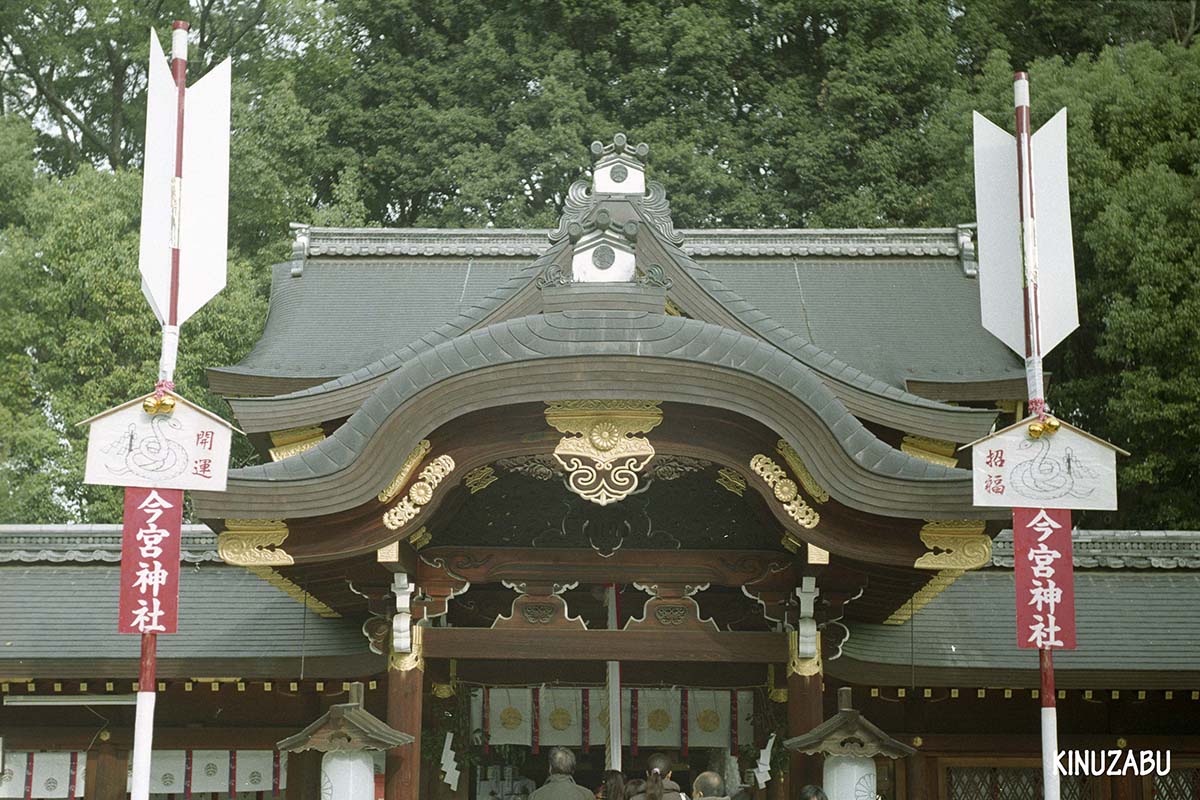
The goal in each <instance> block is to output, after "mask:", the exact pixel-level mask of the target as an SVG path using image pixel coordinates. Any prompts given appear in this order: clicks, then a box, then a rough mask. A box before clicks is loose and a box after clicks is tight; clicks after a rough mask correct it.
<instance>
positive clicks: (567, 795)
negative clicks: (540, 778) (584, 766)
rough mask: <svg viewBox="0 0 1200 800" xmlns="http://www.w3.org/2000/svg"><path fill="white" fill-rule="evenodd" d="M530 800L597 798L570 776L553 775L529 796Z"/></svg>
mask: <svg viewBox="0 0 1200 800" xmlns="http://www.w3.org/2000/svg"><path fill="white" fill-rule="evenodd" d="M529 800H596V796H595V795H594V794H592V793H591V792H590V791H589V790H587V789H585V788H584V787H582V786H580V785H579V784H578V783H576V782H575V779H574V778H572V777H571V776H570V775H551V776H550V777H549V778H547V779H546V782H545V783H544V784H542V786H541V788H539V789H535V790H534V792H533V794H531V795H529Z"/></svg>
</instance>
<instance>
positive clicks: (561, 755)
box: [550, 747, 575, 775]
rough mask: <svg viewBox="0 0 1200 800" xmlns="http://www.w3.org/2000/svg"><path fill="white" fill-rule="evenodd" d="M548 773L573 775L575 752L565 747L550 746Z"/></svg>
mask: <svg viewBox="0 0 1200 800" xmlns="http://www.w3.org/2000/svg"><path fill="white" fill-rule="evenodd" d="M550 774H551V775H574V774H575V754H574V753H572V752H571V751H570V750H568V749H567V748H565V747H552V748H550Z"/></svg>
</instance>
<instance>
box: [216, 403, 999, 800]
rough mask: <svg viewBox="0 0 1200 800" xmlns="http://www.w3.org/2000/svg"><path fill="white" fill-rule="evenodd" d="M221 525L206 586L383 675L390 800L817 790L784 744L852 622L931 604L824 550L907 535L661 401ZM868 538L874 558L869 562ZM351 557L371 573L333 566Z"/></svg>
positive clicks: (419, 450) (461, 442) (564, 409)
mask: <svg viewBox="0 0 1200 800" xmlns="http://www.w3.org/2000/svg"><path fill="white" fill-rule="evenodd" d="M501 418H503V419H504V420H505V422H504V423H503V424H501V423H500V419H501ZM564 429H566V430H565V432H564ZM580 431H583V432H587V433H588V437H589V438H588V439H586V440H585V439H584V433H581V432H580ZM597 431H599V432H601V433H603V434H604V435H606V436H610V437H611V438H613V439H615V440H616V441H617V443H618V446H620V447H622V448H625V450H626V452H625V454H624V456H623V458H625V459H626V461H625V462H624V463H626V464H629V463H632V464H634V465H635V466H636V467H637V469H632V468H630V476H628V477H627V482H626V483H623V484H618V483H615V482H614V479H613V478H612V476H611V475H610V476H608V477H605V476H600V477H597V476H596V475H594V474H592V473H591V472H590V471H589V469H588V467H589V466H590V467H591V469H595V463H596V460H597V452H599V453H600V454H601V455H602V454H603V453H604V452H605V451H598V450H597V449H595V448H593V449H592V451H591V452H589V449H588V448H589V445H590V444H591V443H592V442H593V441H594V440H595V439H599V440H600V441H601V442H602V443H605V442H606V439H605V438H604V437H603V436H600V435H599V434H597V433H596V432H597ZM434 441H439V442H444V443H446V446H445V447H444V448H443V447H435V446H434V445H433V442H434ZM468 441H469V442H470V446H469V447H468V446H467V445H466V444H465V442H468ZM530 450H533V451H534V452H530ZM547 451H548V452H547ZM450 453H453V455H450ZM587 459H592V462H591V463H590V464H589V462H588V461H587ZM630 459H632V462H630V461H629V460H630ZM615 472H616V469H615V468H613V473H614V474H615ZM589 495H591V496H589ZM597 497H604V499H605V500H606V502H604V503H603V504H601V503H599V502H596V498H597ZM418 517H419V519H418ZM226 525H227V530H226V532H225V533H223V534H221V538H220V542H221V548H222V554H223V557H224V558H225V559H226V560H229V561H236V560H238V559H240V560H241V561H242V562H244V563H248V564H253V563H254V561H255V560H256V559H257V560H258V561H259V563H258V564H257V566H256V568H257V569H260V570H269V571H274V572H275V573H276V574H278V575H279V576H281V577H282V578H284V579H286V580H288V581H291V582H293V583H295V584H296V585H297V586H302V587H304V591H305V592H308V593H311V595H312V596H314V597H316V598H319V600H320V602H321V603H323V604H325V605H326V606H328V607H329V608H331V609H333V610H335V611H337V612H338V613H342V614H344V615H346V616H350V615H359V616H362V615H363V612H364V610H365V611H366V617H365V620H364V624H363V633H364V635H365V636H366V638H367V641H368V642H369V646H370V647H371V649H372V650H373V651H375V652H377V653H379V654H381V655H386V656H387V659H388V662H387V663H388V671H387V679H386V686H387V704H386V706H387V707H386V714H385V715H381V716H383V717H384V718H385V719H386V722H387V724H388V725H389V726H391V727H392V728H393V729H395V730H397V731H402V732H404V733H406V734H409V735H411V736H413V737H414V742H413V743H412V744H409V745H405V746H403V747H399V748H396V749H395V750H393V751H391V752H390V753H389V755H388V757H387V770H386V786H387V790H386V791H387V797H388V800H392V798H405V800H409V799H410V798H418V797H420V798H426V797H464V798H465V797H482V798H486V797H492V796H495V797H514V796H518V797H519V796H521V791H522V789H528V788H529V787H530V785H531V783H530V782H532V783H533V784H539V783H540V782H541V781H544V779H545V773H546V758H545V756H546V753H547V751H548V750H549V748H550V747H552V746H555V745H562V746H567V747H570V748H571V749H572V750H573V751H574V752H575V753H576V755H577V758H578V765H579V766H578V775H577V778H578V780H579V781H580V782H588V783H587V785H591V783H595V785H596V786H599V783H600V779H601V777H602V774H603V771H604V770H605V769H607V768H619V769H621V770H622V771H624V772H625V773H626V774H627V775H636V774H638V773H639V772H640V771H644V768H645V759H646V757H647V756H648V755H650V754H652V753H654V752H658V751H662V752H665V753H667V754H668V755H669V756H670V757H671V758H672V759H673V760H674V763H675V764H676V765H677V768H678V773H679V775H678V777H679V778H686V777H687V776H689V775H692V774H693V773H695V774H698V772H700V771H702V770H706V769H715V770H718V771H720V772H722V773H723V774H725V775H726V780H727V782H730V783H731V784H732V785H749V786H754V785H757V783H758V780H759V777H760V776H759V775H756V774H755V770H756V769H758V771H759V773H760V775H761V778H762V780H763V782H764V783H766V785H767V786H771V785H772V784H773V785H774V786H775V787H780V788H775V789H772V790H771V791H772V792H776V793H782V792H784V789H783V788H782V787H783V784H784V783H785V782H787V783H791V784H795V785H797V786H799V785H802V784H804V783H810V782H813V783H816V782H819V781H820V775H821V772H820V770H821V762H820V759H819V757H813V756H803V755H794V754H793V755H788V754H786V753H785V752H784V751H783V748H782V742H783V740H784V739H786V738H788V737H791V736H795V735H798V734H801V733H804V732H806V731H808V730H810V729H811V728H813V727H815V726H816V725H817V724H819V723H820V722H821V721H822V720H824V719H825V718H826V717H827V715H828V712H829V710H830V709H829V706H830V705H831V704H830V703H829V702H826V699H825V698H826V696H827V694H828V693H827V692H825V691H824V690H823V664H824V661H825V659H828V658H836V657H837V656H838V652H839V647H840V643H841V642H842V641H843V640H844V638H845V627H844V625H842V624H841V620H843V619H844V618H845V617H846V616H847V614H848V613H854V612H855V611H857V609H855V608H854V605H855V604H856V603H858V601H859V600H860V599H861V597H862V595H863V593H864V591H865V589H866V587H867V584H868V583H874V584H876V585H877V586H878V588H877V590H876V593H875V595H874V597H873V598H872V600H871V602H870V603H863V604H860V608H861V609H863V611H862V612H860V613H861V614H863V615H864V616H866V615H870V616H866V618H868V619H869V618H872V617H873V618H875V619H878V618H879V616H880V615H881V614H883V613H884V612H885V611H886V612H887V613H890V612H891V611H892V610H893V609H894V608H895V607H897V606H899V605H901V604H902V603H903V598H904V597H905V596H906V595H907V594H909V593H912V592H914V591H916V590H917V589H918V588H919V587H920V585H921V584H922V582H923V581H924V580H926V576H925V574H924V573H923V572H922V571H921V570H918V569H914V568H913V567H912V566H908V567H902V566H898V565H888V564H879V563H874V564H872V563H870V562H867V561H861V560H858V559H855V558H852V557H847V556H845V555H841V554H831V553H830V552H829V551H828V550H826V549H825V548H824V547H822V545H823V544H830V545H831V546H832V547H836V548H837V549H838V550H839V551H841V552H845V551H846V550H850V551H851V552H853V551H854V549H855V548H859V549H864V550H865V549H866V548H868V547H870V548H871V549H873V550H875V551H877V552H878V551H882V552H883V553H884V554H885V557H886V554H887V552H888V550H889V549H890V550H891V551H892V552H895V553H900V554H901V555H898V556H893V558H896V559H898V560H907V561H908V562H909V563H910V564H911V563H912V561H914V560H916V559H915V558H914V556H913V555H911V554H910V553H911V552H912V551H913V550H914V549H915V550H916V551H917V552H919V553H922V554H923V545H922V544H921V541H922V538H923V537H922V531H921V528H920V527H918V525H917V524H914V523H911V522H905V521H886V522H885V521H882V520H872V518H871V517H870V516H868V515H864V514H861V513H857V512H852V511H851V510H849V509H847V508H846V507H844V506H843V505H842V504H840V503H838V502H837V501H836V500H834V499H833V498H832V497H831V496H830V495H829V494H828V493H827V492H825V491H824V490H823V489H822V487H821V485H820V484H819V483H818V482H817V479H816V478H815V477H814V476H813V474H812V473H811V472H810V471H809V469H808V468H807V466H806V465H805V463H804V460H803V457H802V456H801V455H800V454H799V452H798V451H796V450H795V449H794V448H793V447H792V446H791V445H789V444H788V443H787V442H786V441H785V440H783V439H780V438H779V437H778V435H777V434H775V433H774V432H773V431H771V430H770V429H769V428H767V427H766V426H764V425H761V424H758V423H755V422H753V421H751V420H747V419H744V418H739V417H737V416H736V415H732V414H728V413H720V412H717V411H714V410H712V409H704V408H700V407H695V406H689V405H686V404H678V403H662V402H658V401H625V402H619V401H591V402H569V403H568V402H550V403H540V404H526V405H521V406H508V407H505V408H504V409H498V410H489V411H485V412H475V413H473V414H468V415H466V416H464V417H462V418H459V419H457V420H455V421H454V422H452V423H448V424H447V425H446V426H444V427H443V428H442V429H439V430H438V431H435V432H434V434H432V435H431V436H430V438H429V439H426V440H422V441H420V442H418V444H417V446H416V447H414V448H413V449H412V450H411V451H410V452H409V453H408V454H407V456H406V457H404V458H403V459H402V460H401V464H400V467H399V470H398V471H397V473H396V476H395V478H394V479H393V480H392V481H390V482H389V484H388V486H386V487H384V490H383V491H382V492H380V493H379V496H378V497H376V498H373V503H371V504H368V506H367V507H366V509H362V508H359V509H358V510H355V511H354V512H353V513H351V514H344V513H343V514H339V515H336V516H331V517H327V518H324V519H318V520H304V519H298V520H294V521H289V522H286V523H284V522H278V523H275V522H264V521H254V520H246V521H241V520H227V523H226ZM256 526H257V527H256ZM881 530H888V531H890V532H891V536H892V540H891V544H890V545H885V546H878V545H869V544H868V543H867V542H865V541H864V535H867V534H870V535H878V533H877V532H878V531H881ZM976 530H977V529H976ZM331 531H336V532H337V536H336V537H332V538H331V537H330V536H329V535H328V533H329V532H331ZM924 535H928V533H927V532H926V533H925V534H924ZM971 535H977V534H975V533H972V532H970V531H966V532H959V533H954V534H952V536H958V537H959V538H960V539H962V538H963V537H965V536H971ZM293 541H295V545H293ZM818 542H819V543H818ZM349 547H353V548H355V549H358V550H360V551H365V552H360V553H359V554H357V555H351V556H350V557H349V558H346V557H340V558H339V557H337V556H339V555H341V554H340V553H337V552H334V551H335V550H336V549H337V548H349ZM285 555H286V558H287V559H290V560H291V561H292V562H293V563H291V564H281V563H277V564H276V565H275V566H267V565H269V564H270V563H271V561H272V560H275V561H276V562H279V561H282V560H283V559H284V556H285ZM918 557H920V556H918ZM302 558H303V559H304V560H303V561H301V559H302ZM364 644H367V643H366V642H365V643H364ZM614 714H619V717H617V718H616V719H617V720H618V721H617V723H616V724H615V726H614V722H613V720H614ZM772 736H773V737H774V740H773V744H772V745H771V750H770V751H767V747H768V743H770V742H772ZM617 737H620V741H621V746H620V748H618V749H617V751H614V750H613V749H611V748H610V747H609V743H610V742H612V741H616V740H617ZM435 751H436V752H437V753H439V758H438V759H436V760H434V761H431V760H430V759H429V754H430V753H432V752H435ZM443 751H444V752H443ZM421 753H425V754H426V757H425V760H424V761H423V762H422V761H421V760H420V755H419V754H421ZM760 761H761V762H762V763H763V764H765V765H766V767H760V766H759V764H760ZM456 778H457V780H456ZM797 782H798V783H797ZM456 783H457V784H458V788H457V790H455V789H454V788H452V787H453V786H454V785H455V784H456ZM464 787H465V788H464ZM592 788H595V786H593V787H592ZM464 792H465V793H464ZM762 796H763V797H766V796H773V797H774V796H784V794H770V793H768V792H767V791H766V790H765V789H764V790H763V794H762Z"/></svg>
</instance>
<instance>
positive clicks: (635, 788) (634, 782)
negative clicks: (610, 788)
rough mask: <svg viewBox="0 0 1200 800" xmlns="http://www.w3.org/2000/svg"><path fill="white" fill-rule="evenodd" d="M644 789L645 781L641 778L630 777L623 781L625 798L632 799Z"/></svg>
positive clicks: (626, 799)
mask: <svg viewBox="0 0 1200 800" xmlns="http://www.w3.org/2000/svg"><path fill="white" fill-rule="evenodd" d="M644 791H646V782H645V781H644V780H642V779H641V778H630V779H629V780H627V781H625V800H633V798H635V797H637V796H638V795H639V794H641V793H642V792H644Z"/></svg>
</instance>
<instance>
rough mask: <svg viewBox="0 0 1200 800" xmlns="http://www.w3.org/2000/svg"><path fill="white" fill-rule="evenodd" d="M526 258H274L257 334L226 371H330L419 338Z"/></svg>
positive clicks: (319, 375) (313, 374) (316, 374)
mask: <svg viewBox="0 0 1200 800" xmlns="http://www.w3.org/2000/svg"><path fill="white" fill-rule="evenodd" d="M527 265H528V262H527V261H517V260H511V261H507V262H506V261H498V260H494V259H493V260H482V259H481V260H479V261H475V260H472V259H463V260H462V261H447V260H445V259H436V260H421V261H368V262H366V263H351V262H347V261H310V262H308V263H307V264H306V265H305V269H304V274H303V276H301V277H293V276H292V274H291V269H290V266H289V265H288V264H277V265H275V268H274V272H273V276H272V280H271V306H270V314H269V315H268V317H267V322H266V327H265V329H264V330H263V335H262V338H260V339H259V340H258V342H257V343H256V344H255V345H254V348H253V349H252V350H251V351H250V353H249V354H248V355H247V356H246V357H245V358H244V359H242V361H241V362H239V363H238V364H237V365H235V366H232V367H225V368H222V370H220V371H223V372H231V373H239V374H248V375H270V376H286V377H300V378H316V379H320V380H319V381H318V382H320V381H323V380H326V379H328V378H334V377H337V376H340V375H345V374H346V373H349V372H353V371H354V370H356V369H358V368H359V367H362V366H364V365H366V364H370V363H372V362H374V361H378V360H379V359H381V358H383V357H384V356H386V355H387V354H389V353H391V352H393V351H395V350H397V349H399V348H401V347H403V346H404V345H406V344H408V343H410V342H412V341H414V340H415V339H418V338H419V337H421V336H422V335H424V334H426V333H428V332H429V331H431V330H433V329H434V328H436V327H438V326H439V325H441V324H442V323H444V322H448V321H449V320H452V319H454V318H455V317H456V316H458V315H459V314H461V313H462V312H464V311H466V310H467V309H469V308H471V307H472V306H473V305H475V304H477V303H478V302H479V301H480V300H482V299H483V298H484V297H486V296H487V294H488V293H489V292H492V291H494V290H495V289H496V287H498V286H500V285H502V284H503V283H504V282H505V281H506V280H507V279H508V278H510V277H511V276H512V275H513V274H515V273H517V272H519V271H520V270H521V268H522V267H524V266H527Z"/></svg>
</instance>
